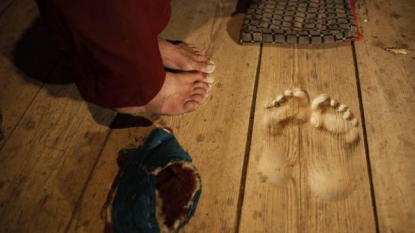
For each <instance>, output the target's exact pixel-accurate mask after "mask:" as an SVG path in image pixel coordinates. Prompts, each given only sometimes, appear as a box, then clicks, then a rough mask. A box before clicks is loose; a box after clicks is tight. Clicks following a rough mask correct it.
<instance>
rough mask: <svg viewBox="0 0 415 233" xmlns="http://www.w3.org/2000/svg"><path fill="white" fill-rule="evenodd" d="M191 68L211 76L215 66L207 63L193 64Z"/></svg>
mask: <svg viewBox="0 0 415 233" xmlns="http://www.w3.org/2000/svg"><path fill="white" fill-rule="evenodd" d="M193 68H194V69H195V70H198V71H201V72H204V73H208V74H211V73H213V72H214V71H215V68H216V66H215V65H214V64H211V63H209V62H195V63H194V66H193Z"/></svg>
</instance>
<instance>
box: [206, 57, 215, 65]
mask: <svg viewBox="0 0 415 233" xmlns="http://www.w3.org/2000/svg"><path fill="white" fill-rule="evenodd" d="M207 58H209V59H210V57H207ZM209 63H210V64H212V65H214V64H215V62H214V61H212V60H210V61H209Z"/></svg>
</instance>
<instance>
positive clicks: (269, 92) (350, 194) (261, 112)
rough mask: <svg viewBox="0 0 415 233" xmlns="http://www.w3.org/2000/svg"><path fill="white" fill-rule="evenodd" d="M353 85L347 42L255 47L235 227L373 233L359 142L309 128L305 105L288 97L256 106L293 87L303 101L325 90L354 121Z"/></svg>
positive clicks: (357, 114) (248, 231) (249, 231)
mask: <svg viewBox="0 0 415 233" xmlns="http://www.w3.org/2000/svg"><path fill="white" fill-rule="evenodd" d="M356 85H357V84H356V76H355V67H354V61H353V54H352V48H351V46H350V44H335V45H324V46H295V47H293V46H264V47H263V51H262V57H261V70H260V75H259V86H258V94H257V102H256V110H255V120H254V127H253V135H252V144H251V153H250V161H249V167H248V174H247V181H246V187H245V190H246V191H245V196H244V202H243V209H242V218H241V226H240V229H239V232H241V233H244V232H246V233H252V232H270V233H271V232H302V233H303V232H310V233H314V232H375V229H376V226H375V220H374V212H373V208H372V200H371V193H370V180H369V175H368V174H369V173H368V170H367V164H366V154H365V148H364V143H363V140H360V141H357V142H355V143H352V144H348V143H346V139H345V137H344V136H343V135H336V134H333V133H330V132H328V131H326V130H324V129H316V128H314V127H313V126H312V125H311V123H310V120H309V119H310V105H308V106H302V105H301V104H299V102H298V101H297V99H296V98H291V99H288V100H287V102H285V103H283V104H282V105H281V106H280V107H275V108H271V109H269V110H268V109H265V108H264V105H265V104H266V103H267V101H271V100H273V99H274V98H275V97H276V96H277V95H279V94H280V93H283V92H284V90H286V89H292V88H295V87H299V88H302V89H304V90H306V91H307V92H308V94H309V96H310V98H311V100H313V98H315V97H317V96H318V95H320V94H322V93H325V94H327V95H329V96H331V97H333V98H335V99H337V100H338V101H339V102H340V103H345V104H347V105H348V106H349V108H350V110H351V111H352V112H353V113H354V114H355V117H357V119H359V120H360V116H361V115H360V112H359V109H360V108H359V99H358V94H357V93H358V92H357V87H356ZM326 114H334V115H336V114H337V115H338V113H337V112H336V111H331V110H329V111H327V112H326ZM269 119H274V120H272V121H269ZM339 119H340V120H339V121H342V120H343V119H342V118H341V117H340V118H339ZM359 132H360V137H361V136H362V131H361V125H360V126H359Z"/></svg>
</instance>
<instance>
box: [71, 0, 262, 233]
mask: <svg viewBox="0 0 415 233" xmlns="http://www.w3.org/2000/svg"><path fill="white" fill-rule="evenodd" d="M193 3H194V2H192V1H189V0H181V1H173V17H172V19H171V22H170V24H169V26H168V28H167V29H166V31H165V32H164V33H163V37H165V38H170V39H179V40H183V41H186V42H189V43H194V44H195V45H197V46H200V47H203V48H204V49H205V51H206V52H207V54H208V55H209V56H211V57H212V58H213V60H214V61H215V63H216V64H217V65H216V66H217V69H216V71H215V73H214V77H215V79H216V83H215V84H214V85H213V89H212V92H211V95H210V97H209V98H208V99H207V100H206V102H205V103H204V104H203V105H202V106H200V107H199V109H198V110H197V111H195V112H192V113H189V114H186V115H183V116H177V117H162V118H160V119H158V120H157V122H158V124H160V125H164V126H168V127H170V128H172V129H173V131H174V133H175V135H176V137H177V138H178V140H179V142H180V143H181V145H182V146H183V148H184V149H185V150H187V151H188V152H189V154H190V155H191V156H192V158H193V160H194V165H195V166H196V167H197V168H198V170H199V172H200V174H201V176H202V183H203V191H202V197H201V200H200V202H199V207H198V209H197V212H196V216H195V217H194V218H193V219H192V220H191V221H190V224H189V225H188V226H186V227H185V229H184V231H183V232H226V233H228V232H234V231H235V224H236V218H237V204H238V197H239V188H240V181H241V175H242V165H243V160H244V155H245V146H246V140H247V133H248V122H249V114H250V111H251V102H252V97H253V88H254V81H255V73H256V65H257V61H258V55H259V47H258V46H252V47H242V46H239V45H237V44H236V43H235V42H234V41H233V39H232V38H234V37H235V33H236V34H237V33H238V32H239V26H238V25H237V22H236V21H234V20H231V14H232V12H233V11H234V9H235V4H236V1H232V2H229V4H228V5H226V6H225V5H224V4H222V3H221V2H220V1H214V2H211V1H201V2H198V4H193ZM175 12H176V13H175ZM194 12H198V14H194ZM229 33H231V34H232V33H233V34H232V35H230V34H229ZM148 132H149V130H148V128H137V129H125V130H117V131H114V132H113V133H112V135H111V137H110V139H109V140H108V143H107V146H106V147H105V149H104V151H103V154H102V157H101V160H100V161H99V163H98V165H97V169H95V172H94V175H93V177H92V179H91V181H90V183H89V185H88V188H87V190H86V192H85V195H84V197H83V199H82V204H81V206H80V207H79V210H78V211H77V212H76V215H75V217H74V220H73V221H72V224H71V226H70V228H69V229H70V230H69V232H97V231H99V230H100V229H101V230H102V229H103V224H102V221H101V220H100V215H99V212H100V208H101V207H102V205H103V203H104V201H105V197H106V193H107V192H108V190H109V185H110V184H111V182H112V180H113V177H114V174H115V173H116V172H117V169H118V168H117V167H116V164H115V154H116V153H117V152H118V150H120V149H121V148H124V147H126V146H128V145H129V144H135V145H137V144H139V143H140V138H142V137H143V136H147V135H148Z"/></svg>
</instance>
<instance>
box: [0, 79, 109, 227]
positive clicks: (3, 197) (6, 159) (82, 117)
mask: <svg viewBox="0 0 415 233" xmlns="http://www.w3.org/2000/svg"><path fill="white" fill-rule="evenodd" d="M112 117H113V112H112V111H106V110H102V109H100V108H97V107H94V106H92V105H89V104H87V103H85V102H84V101H82V99H81V98H80V95H79V93H78V91H77V89H76V87H75V85H74V84H69V85H51V84H46V85H44V87H43V88H42V89H41V90H40V92H39V94H38V95H37V96H36V98H35V99H34V101H33V102H32V103H31V105H30V107H29V109H28V110H27V112H26V113H25V114H24V116H23V118H22V119H21V121H20V122H19V124H18V125H17V127H16V129H15V130H14V131H13V133H12V134H11V136H10V138H9V140H7V142H6V143H5V145H4V147H3V148H2V149H1V151H0V166H1V167H2V169H1V170H0V181H1V184H2V186H1V189H0V205H1V208H0V232H4V233H9V232H10V233H11V232H54V233H56V232H64V230H65V228H66V226H67V224H68V222H69V219H70V217H71V215H72V211H73V209H74V207H75V204H76V203H77V201H78V198H79V196H80V194H81V192H82V190H83V187H84V185H85V182H86V180H87V178H88V175H89V173H90V171H91V169H92V168H93V166H94V164H95V161H96V158H97V155H98V154H99V151H100V150H101V148H102V144H103V142H104V140H105V138H106V136H107V133H108V127H107V126H105V125H109V124H110V122H111V119H112ZM97 122H101V123H102V124H103V125H100V124H98V123H97Z"/></svg>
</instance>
